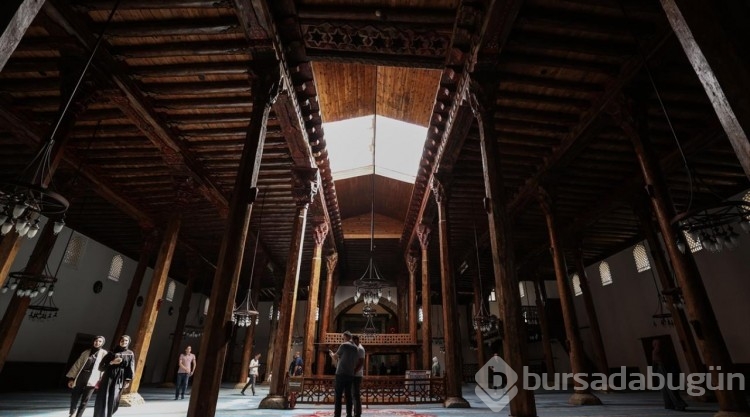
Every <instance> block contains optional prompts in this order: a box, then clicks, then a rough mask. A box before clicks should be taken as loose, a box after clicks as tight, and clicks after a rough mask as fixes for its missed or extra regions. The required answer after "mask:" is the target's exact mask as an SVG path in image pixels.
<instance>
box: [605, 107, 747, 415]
mask: <svg viewBox="0 0 750 417" xmlns="http://www.w3.org/2000/svg"><path fill="white" fill-rule="evenodd" d="M613 104H614V105H615V106H616V107H615V108H614V109H613V112H612V116H613V118H614V119H615V121H617V122H618V123H619V125H620V127H621V128H622V129H623V130H624V131H625V134H626V135H627V136H628V137H629V138H630V141H631V142H632V143H633V147H634V148H635V153H636V158H637V159H638V163H639V165H640V167H641V172H642V174H643V179H644V181H645V182H646V189H647V190H648V193H649V198H650V201H651V207H652V209H653V211H654V214H655V215H656V220H657V223H658V224H659V230H660V232H661V237H662V239H663V240H664V246H665V248H666V250H667V254H668V255H669V259H670V261H671V262H672V269H673V271H674V274H675V277H676V278H677V284H678V285H679V286H680V290H681V291H682V295H683V297H684V299H685V308H686V311H687V317H688V319H689V320H690V324H691V325H692V327H693V331H694V332H695V335H696V337H697V338H698V348H699V349H700V351H701V354H702V355H703V360H704V361H705V362H706V365H707V366H708V367H709V369H713V371H712V374H713V379H714V385H718V379H717V377H718V375H717V374H718V372H717V371H716V369H721V372H722V373H724V374H725V375H726V374H728V373H731V372H734V364H733V363H732V357H731V356H730V355H729V350H728V349H727V345H726V343H725V342H724V336H723V335H722V334H721V329H720V328H719V323H718V321H717V320H716V316H715V315H714V310H713V307H712V306H711V302H710V300H709V299H708V294H707V293H706V288H705V287H704V286H703V280H702V279H701V275H700V272H699V271H698V266H697V265H696V264H695V260H694V259H693V257H692V254H691V253H690V251H689V250H688V251H686V253H682V252H680V249H679V248H678V247H677V241H676V240H675V231H674V229H672V225H671V223H670V222H671V220H672V219H673V218H674V217H675V210H674V206H673V205H672V203H671V201H672V199H671V196H670V195H669V189H668V188H667V183H666V180H665V178H664V174H663V173H662V172H661V168H660V167H659V164H658V159H657V158H656V154H655V152H654V150H653V148H652V145H651V142H650V140H649V136H648V124H647V123H646V121H647V118H646V114H645V108H644V109H639V111H638V112H637V113H636V112H634V111H633V110H632V108H631V107H630V103H626V102H624V100H620V101H618V102H616V103H613ZM636 108H637V107H636ZM711 367H714V368H711ZM734 388H735V389H733V390H716V391H714V392H715V393H716V398H717V400H718V402H719V409H720V410H721V412H735V413H743V414H744V415H748V414H749V413H748V411H750V410H749V409H748V405H747V401H746V399H745V396H744V394H743V393H742V392H741V391H739V390H738V389H737V387H734ZM738 415H739V414H738Z"/></svg>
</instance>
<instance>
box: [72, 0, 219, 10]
mask: <svg viewBox="0 0 750 417" xmlns="http://www.w3.org/2000/svg"><path fill="white" fill-rule="evenodd" d="M71 3H72V4H71V7H73V8H75V9H77V10H86V11H94V10H107V11H109V10H112V8H113V7H114V5H115V0H73V1H71ZM228 8H231V4H230V2H229V1H227V0H159V1H154V0H127V1H124V2H121V3H120V5H119V7H118V9H119V10H140V9H228Z"/></svg>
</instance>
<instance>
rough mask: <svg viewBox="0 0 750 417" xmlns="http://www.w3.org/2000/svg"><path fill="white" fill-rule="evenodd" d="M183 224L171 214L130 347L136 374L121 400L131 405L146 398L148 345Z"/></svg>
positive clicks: (178, 217) (177, 217) (139, 402)
mask: <svg viewBox="0 0 750 417" xmlns="http://www.w3.org/2000/svg"><path fill="white" fill-rule="evenodd" d="M180 224H181V218H180V216H175V217H172V219H171V220H170V221H169V224H168V225H167V230H165V231H164V237H163V239H162V242H161V246H160V247H159V254H158V256H157V258H156V265H155V266H154V274H153V276H152V277H151V285H149V288H148V294H147V295H146V299H145V300H144V302H143V315H142V316H141V321H140V324H139V325H138V330H137V332H138V334H137V335H136V336H135V337H134V338H133V341H134V342H135V343H133V346H132V347H131V349H132V351H133V353H134V354H135V375H133V381H132V382H131V383H130V389H129V392H128V394H125V395H123V396H122V399H121V401H123V402H125V403H128V404H130V405H136V404H141V403H143V398H142V397H141V396H140V395H139V394H138V388H140V385H141V377H142V376H143V368H144V366H145V365H146V358H147V357H148V348H149V347H150V346H151V336H152V335H153V332H154V326H155V325H156V317H157V315H158V314H159V307H160V306H161V302H162V300H161V296H162V294H163V293H164V287H165V286H166V284H167V278H168V277H169V267H170V266H171V265H172V258H173V256H174V249H175V247H176V246H177V236H178V234H179V232H180ZM120 336H122V335H115V337H116V338H119V337H120ZM170 359H171V358H170Z"/></svg>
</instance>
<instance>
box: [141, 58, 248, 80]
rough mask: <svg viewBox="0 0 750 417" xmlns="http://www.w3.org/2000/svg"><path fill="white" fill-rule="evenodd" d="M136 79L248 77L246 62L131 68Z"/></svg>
mask: <svg viewBox="0 0 750 417" xmlns="http://www.w3.org/2000/svg"><path fill="white" fill-rule="evenodd" d="M130 70H131V72H132V74H133V77H134V78H136V79H141V80H143V79H148V78H160V77H164V78H167V77H193V76H205V75H247V74H248V65H247V63H246V62H205V63H204V62H200V63H198V62H196V63H193V64H187V65H186V64H169V65H142V66H131V67H130Z"/></svg>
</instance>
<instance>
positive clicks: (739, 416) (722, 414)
mask: <svg viewBox="0 0 750 417" xmlns="http://www.w3.org/2000/svg"><path fill="white" fill-rule="evenodd" d="M748 416H750V413H749V412H747V411H719V412H718V413H716V414H714V417H748Z"/></svg>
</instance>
